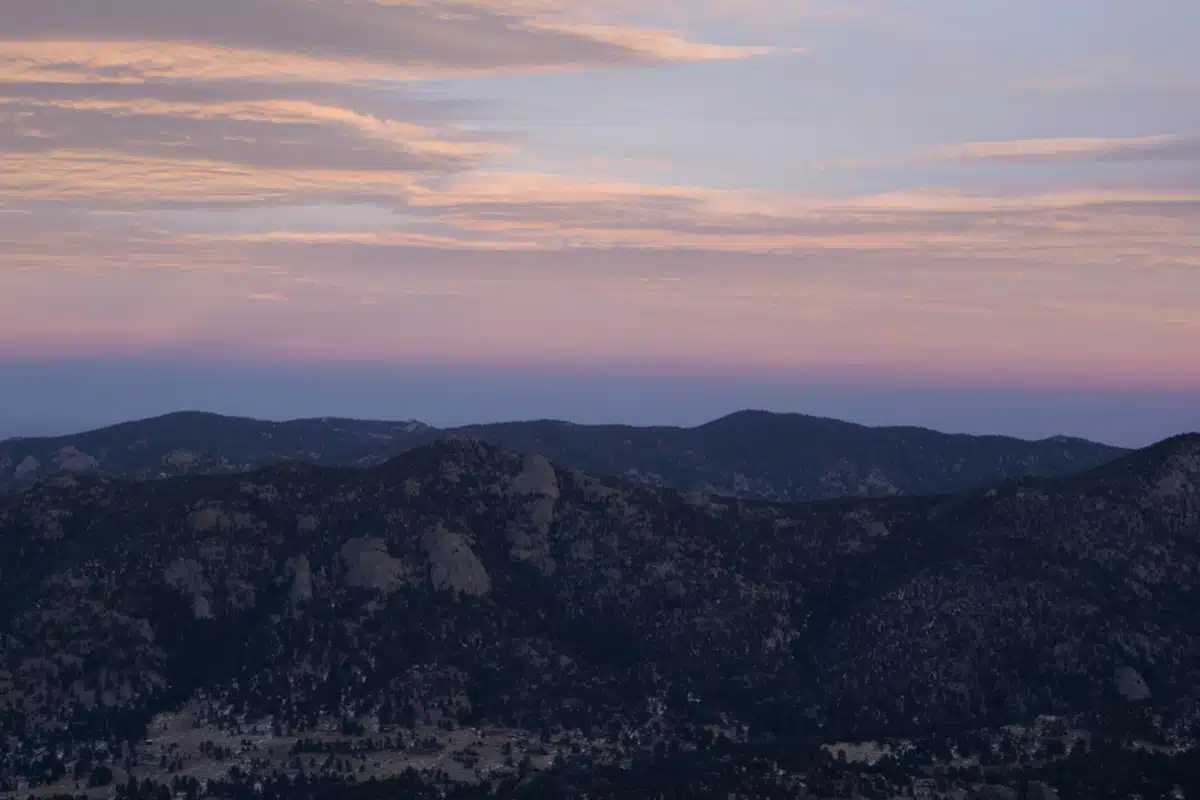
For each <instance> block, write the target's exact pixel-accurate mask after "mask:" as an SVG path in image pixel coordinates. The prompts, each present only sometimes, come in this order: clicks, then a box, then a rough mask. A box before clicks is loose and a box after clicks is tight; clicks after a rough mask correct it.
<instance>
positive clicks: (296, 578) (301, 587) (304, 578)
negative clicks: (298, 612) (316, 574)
mask: <svg viewBox="0 0 1200 800" xmlns="http://www.w3.org/2000/svg"><path fill="white" fill-rule="evenodd" d="M285 572H286V573H288V574H290V575H291V580H292V586H291V588H290V589H288V601H289V602H290V603H291V606H292V608H293V609H296V608H297V607H299V606H300V605H302V604H304V603H308V602H310V601H312V599H313V578H312V567H311V566H309V563H308V556H304V555H299V556H294V557H293V558H289V559H288V562H287V566H286V568H285Z"/></svg>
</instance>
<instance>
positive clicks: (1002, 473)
mask: <svg viewBox="0 0 1200 800" xmlns="http://www.w3.org/2000/svg"><path fill="white" fill-rule="evenodd" d="M444 438H472V439H479V440H482V441H486V442H490V443H492V444H495V445H497V446H499V447H502V448H505V449H508V450H512V451H514V452H519V453H538V454H542V455H545V456H546V457H548V458H550V459H551V460H552V461H554V462H555V463H558V464H562V465H565V466H568V467H571V468H575V469H582V470H585V471H587V472H590V473H592V474H596V475H619V476H622V477H623V478H625V479H626V480H630V481H633V482H637V483H642V484H646V485H652V486H664V487H671V488H676V489H680V490H684V491H704V492H712V493H717V494H722V495H730V496H738V497H761V498H766V499H772V500H784V501H803V500H817V499H823V498H831V497H842V496H860V497H877V496H889V495H915V494H938V493H947V492H957V491H965V490H969V489H974V488H978V487H980V486H985V485H988V484H991V483H995V482H996V481H1000V480H1004V479H1006V478H1013V477H1020V476H1043V477H1048V476H1055V475H1065V474H1070V473H1074V472H1081V471H1083V470H1086V469H1088V468H1090V467H1094V466H1097V465H1099V464H1102V463H1105V462H1107V461H1111V460H1112V459H1114V458H1117V457H1118V456H1121V455H1123V454H1124V453H1126V452H1127V451H1125V450H1122V449H1120V448H1116V447H1109V446H1107V445H1102V444H1097V443H1094V442H1089V441H1085V440H1082V439H1072V438H1067V437H1055V438H1051V439H1045V440H1042V441H1036V442H1031V441H1025V440H1021V439H1015V438H1010V437H1003V436H968V435H952V434H944V433H938V432H936V431H931V430H928V429H924V428H912V427H892V428H871V427H866V426H863V425H856V424H853V423H848V422H842V421H839V420H833V419H825V418H820V417H811V416H805V415H801V414H774V413H769V412H765V411H742V412H737V413H734V414H731V415H729V416H726V417H722V418H721V419H718V420H715V421H713V422H710V423H708V424H705V425H700V426H698V427H694V428H679V427H635V426H626V425H577V424H573V423H568V422H559V421H533V422H505V423H496V424H489V425H472V426H466V427H459V428H447V429H438V428H434V427H432V426H429V425H425V424H423V423H420V422H412V421H410V422H378V421H363V420H350V419H332V418H323V419H307V420H294V421H291V422H264V421H260V420H253V419H245V418H238V417H224V416H219V415H216V414H207V413H200V412H182V413H175V414H168V415H166V416H161V417H156V418H153V419H147V420H141V421H137V422H128V423H124V424H120V425H114V426H111V427H107V428H101V429H99V430H93V431H88V432H85V433H79V434H75V435H71V436H59V437H50V438H29V439H10V440H7V441H4V442H0V491H5V490H9V489H12V488H15V487H18V486H22V485H28V484H29V483H31V482H33V481H35V480H37V479H39V478H43V477H46V476H47V475H51V474H54V473H56V472H60V471H70V472H76V473H95V474H103V475H108V476H113V477H125V478H135V479H146V478H162V477H169V476H177V475H194V474H197V473H213V472H217V473H220V472H245V471H248V470H253V469H258V468H260V467H264V466H267V465H270V464H275V463H279V462H283V461H299V462H306V463H312V464H320V465H324V466H359V467H363V466H370V465H373V464H379V463H382V462H384V461H386V460H387V459H388V458H391V457H392V456H394V455H396V454H398V453H400V452H403V451H404V450H408V449H411V448H413V447H419V446H421V445H424V444H427V443H429V442H432V441H435V440H438V439H444Z"/></svg>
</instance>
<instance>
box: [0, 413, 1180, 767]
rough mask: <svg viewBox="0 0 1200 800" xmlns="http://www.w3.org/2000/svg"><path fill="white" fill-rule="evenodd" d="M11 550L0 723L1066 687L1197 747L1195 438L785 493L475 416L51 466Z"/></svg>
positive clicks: (515, 711)
mask: <svg viewBox="0 0 1200 800" xmlns="http://www.w3.org/2000/svg"><path fill="white" fill-rule="evenodd" d="M0 570H2V572H0V581H3V585H4V586H5V594H4V598H3V601H2V605H0V642H2V643H3V647H0V738H4V737H8V740H9V741H10V742H12V741H20V742H22V743H23V745H22V747H24V748H33V747H36V743H38V742H50V741H59V742H63V741H70V742H84V741H93V740H105V739H111V738H113V737H114V736H117V737H118V738H129V737H134V738H137V737H140V736H141V735H142V733H143V726H144V725H146V724H150V725H151V729H152V730H159V731H160V733H159V734H158V738H159V739H160V740H162V737H163V736H165V735H166V734H165V733H162V731H163V730H166V728H162V727H161V726H167V727H169V726H170V725H173V724H175V723H173V722H171V720H173V719H186V721H187V722H186V726H185V727H186V729H187V730H203V731H207V732H208V733H206V734H205V735H206V736H210V737H217V736H218V733H217V732H219V731H226V732H228V733H227V735H228V736H229V737H232V738H231V739H230V741H237V739H236V737H237V733H236V732H244V731H246V730H249V729H250V728H251V727H252V726H254V725H255V724H258V725H266V726H267V728H266V730H267V731H268V733H269V735H268V736H267V739H265V740H264V741H268V740H270V741H276V740H278V741H280V742H283V743H285V744H284V745H283V750H284V751H285V752H286V751H287V750H288V749H289V748H294V747H296V746H298V745H296V742H297V741H299V739H301V738H303V737H304V736H310V735H311V736H328V735H329V734H328V733H327V731H328V726H330V725H333V726H335V728H338V727H340V728H341V730H343V732H345V731H350V732H351V734H352V735H357V734H354V731H359V730H362V728H361V727H359V726H366V728H367V730H368V731H373V730H376V729H377V727H378V726H379V725H381V724H382V725H383V726H384V727H385V729H386V728H387V727H388V726H390V725H396V724H399V725H401V727H403V728H405V729H406V730H408V729H411V730H414V731H419V732H420V737H424V738H426V739H427V738H430V737H432V738H433V739H435V740H437V741H439V742H440V743H441V744H440V746H441V747H443V748H446V747H457V746H459V745H456V744H454V742H455V741H458V740H454V739H453V737H454V736H455V735H458V734H456V733H454V732H453V730H452V729H454V728H455V727H456V726H458V725H474V726H480V725H484V726H490V727H492V728H495V729H498V730H502V731H508V732H510V733H511V735H513V736H518V738H520V737H526V738H523V739H522V741H528V738H529V737H534V738H537V739H538V740H539V741H542V742H543V743H546V742H551V743H555V744H553V747H554V748H557V750H556V752H557V757H559V758H560V759H564V760H566V761H569V760H570V757H571V753H572V751H573V750H579V752H580V753H582V754H589V753H590V754H592V755H595V754H597V753H599V754H603V753H608V754H609V756H606V757H607V758H616V759H618V760H620V759H627V758H629V757H633V755H636V754H637V753H644V752H648V751H649V750H650V749H652V748H653V746H654V744H655V742H659V741H683V742H695V741H697V740H699V739H702V738H704V737H706V736H711V735H712V733H713V732H714V731H718V732H721V733H722V735H725V736H728V737H731V738H735V739H736V738H738V737H744V736H746V735H749V736H750V737H751V738H755V737H762V736H765V735H770V736H775V737H789V738H797V737H799V738H802V739H804V740H806V741H809V742H812V741H821V742H828V743H833V742H837V741H844V740H847V739H849V740H861V739H865V738H879V737H907V738H908V739H910V740H916V739H920V738H921V737H927V736H930V735H933V734H935V733H937V732H939V731H940V732H943V734H944V733H945V732H957V733H955V735H958V734H964V732H965V733H969V734H971V735H981V734H979V731H985V730H995V729H996V726H999V725H1002V724H1008V723H1026V724H1032V722H1033V721H1034V720H1035V719H1036V718H1037V716H1038V715H1045V714H1052V715H1057V716H1058V717H1060V718H1062V719H1065V720H1069V721H1070V724H1071V725H1075V726H1082V727H1083V728H1085V729H1086V730H1088V731H1089V732H1090V733H1091V735H1095V736H1099V735H1113V736H1117V737H1118V738H1121V737H1124V738H1127V739H1133V738H1145V737H1153V739H1154V740H1156V741H1162V742H1164V743H1168V742H1176V743H1179V742H1184V741H1185V740H1186V739H1187V737H1188V736H1192V735H1194V734H1195V732H1196V730H1197V728H1196V725H1197V722H1198V721H1200V715H1198V709H1200V702H1198V700H1200V698H1198V697H1197V690H1196V687H1195V683H1194V672H1193V670H1194V665H1195V664H1196V663H1200V623H1198V621H1197V615H1196V614H1195V612H1194V609H1195V608H1197V607H1200V605H1198V604H1200V437H1198V436H1190V437H1179V438H1177V439H1174V440H1170V441H1167V442H1164V443H1162V444H1160V445H1158V446H1155V447H1153V448H1149V449H1148V450H1145V451H1139V452H1137V453H1134V454H1133V455H1130V456H1128V457H1125V458H1123V459H1120V460H1118V461H1116V462H1113V463H1111V464H1108V465H1106V466H1104V467H1101V468H1099V469H1097V470H1094V471H1091V472H1088V473H1086V474H1082V475H1079V476H1075V477H1071V478H1067V479H1058V480H1046V479H1023V480H1019V481H1012V482H1008V483H1005V484H1003V485H1000V486H997V487H993V488H990V489H985V490H980V491H975V492H971V493H967V494H960V495H955V496H948V497H936V498H893V499H877V500H872V499H860V500H839V501H832V502H821V503H813V504H795V505H784V504H773V503H769V502H763V501H747V500H736V499H729V498H724V499H722V498H719V497H713V496H707V495H681V494H679V493H676V492H673V491H668V490H660V489H654V488H650V487H630V486H627V485H622V484H620V483H617V482H614V481H603V480H597V479H595V478H591V477H589V476H587V475H586V474H583V473H580V472H577V471H569V470H564V469H561V468H557V467H555V466H553V465H552V464H550V463H549V462H547V461H546V460H545V459H544V458H540V457H536V456H521V455H518V454H514V453H510V452H507V451H503V450H500V449H498V448H495V447H493V446H491V445H488V444H484V443H482V442H478V441H471V440H454V441H441V442H437V443H434V444H431V445H428V446H425V447H422V448H419V449H415V450H412V451H410V452H407V453H404V454H403V455H401V456H399V457H397V458H395V459H393V460H391V461H389V462H387V463H385V464H382V465H379V466H377V467H373V468H370V469H366V470H352V469H328V468H318V467H312V466H306V465H286V466H277V467H273V468H269V469H266V470H263V471H260V472H255V473H252V474H248V475H232V476H199V477H188V478H176V479H171V480H164V481H152V482H144V483H127V482H123V481H119V480H113V479H108V478H90V477H81V478H71V477H60V478H56V479H53V480H52V481H49V482H45V483H41V484H39V485H37V486H35V487H33V488H31V489H28V490H25V491H22V492H19V493H15V494H12V495H10V496H8V497H7V498H4V499H3V502H2V504H0ZM172 709H180V710H181V711H182V713H183V715H184V716H183V717H180V718H176V717H171V716H164V714H165V712H167V711H170V710H172ZM255 720H258V723H255V722H254V721H255ZM439 720H441V721H443V722H444V723H445V725H446V726H447V727H444V728H443V727H438V725H439ZM180 724H182V723H180ZM156 726H159V727H156ZM272 726H274V732H273V733H270V732H271V730H272ZM172 730H174V729H172ZM54 731H58V732H59V733H57V734H54V733H53V732H54ZM321 731H326V733H321ZM561 731H567V732H569V736H568V734H560V733H556V732H561ZM705 731H708V733H705ZM52 735H53V736H54V737H56V738H47V737H51V736H52ZM183 735H184V734H182V733H179V736H183ZM222 735H226V734H222ZM506 735H507V734H506ZM563 736H567V737H568V738H567V739H563V738H562V737H563ZM420 737H419V738H420ZM438 737H442V738H441V739H438ZM556 737H558V738H556ZM422 740H424V739H422ZM964 741H965V740H964ZM264 746H266V745H264ZM430 746H432V745H430ZM962 746H963V747H964V748H965V747H966V746H967V745H966V744H965V743H964V744H963V745H962ZM20 752H21V753H26V752H28V751H27V749H26V750H21V751H20ZM456 752H457V751H456ZM193 756H194V754H193ZM195 757H197V758H198V756H195ZM412 757H414V758H415V756H412ZM22 758H23V756H22V757H20V758H19V757H13V758H11V759H10V761H9V763H10V766H9V767H8V769H9V770H10V772H13V771H16V770H19V769H26V770H27V769H30V768H32V767H30V766H29V761H28V759H27V758H26V759H25V760H22ZM281 758H282V756H281ZM286 760H287V759H286V758H285V759H284V761H282V762H279V764H278V765H280V766H281V765H282V764H284V763H285V762H286ZM189 763H191V762H189ZM404 763H409V762H404Z"/></svg>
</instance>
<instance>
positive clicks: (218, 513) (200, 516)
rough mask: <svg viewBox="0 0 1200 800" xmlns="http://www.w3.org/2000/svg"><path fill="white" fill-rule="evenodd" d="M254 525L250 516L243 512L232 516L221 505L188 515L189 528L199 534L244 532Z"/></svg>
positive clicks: (201, 509) (206, 507) (210, 506)
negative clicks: (243, 530)
mask: <svg viewBox="0 0 1200 800" xmlns="http://www.w3.org/2000/svg"><path fill="white" fill-rule="evenodd" d="M252 525H253V520H252V519H251V517H250V515H249V514H246V513H243V512H238V513H234V514H230V513H229V512H228V511H226V510H225V509H223V508H221V506H219V505H208V506H204V507H203V508H198V509H196V510H195V511H193V512H192V513H191V514H189V515H188V526H189V527H190V528H191V531H192V533H197V534H202V533H209V532H211V531H233V530H242V529H245V528H249V527H251V526H252Z"/></svg>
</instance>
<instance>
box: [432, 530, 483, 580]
mask: <svg viewBox="0 0 1200 800" xmlns="http://www.w3.org/2000/svg"><path fill="white" fill-rule="evenodd" d="M421 547H422V548H423V549H424V550H425V554H426V555H427V556H428V557H429V566H430V579H431V580H432V581H433V585H434V586H435V587H436V588H438V589H446V590H449V591H453V592H461V593H463V594H469V595H474V596H476V597H479V596H482V595H485V594H487V593H488V592H489V591H490V590H491V588H492V579H491V577H490V576H489V575H488V573H487V570H486V569H484V566H483V562H482V561H480V560H479V557H478V556H476V555H475V552H474V551H473V550H471V546H470V545H469V544H468V543H467V540H466V539H465V538H464V537H463V536H461V535H460V534H457V533H454V532H452V531H448V530H446V529H445V528H443V527H441V526H439V527H437V528H435V529H433V530H431V531H429V532H428V533H426V534H425V535H424V536H422V537H421Z"/></svg>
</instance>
